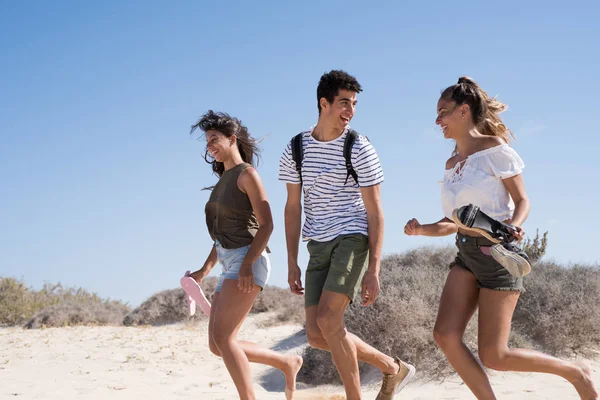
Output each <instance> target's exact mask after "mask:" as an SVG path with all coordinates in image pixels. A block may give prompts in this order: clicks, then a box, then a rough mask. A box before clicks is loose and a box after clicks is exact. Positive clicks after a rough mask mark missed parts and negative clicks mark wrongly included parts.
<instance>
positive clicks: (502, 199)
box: [442, 144, 525, 221]
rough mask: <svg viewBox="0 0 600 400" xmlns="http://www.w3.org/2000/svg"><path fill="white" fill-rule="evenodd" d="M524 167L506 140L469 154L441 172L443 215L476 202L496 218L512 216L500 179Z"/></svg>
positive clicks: (519, 171)
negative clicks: (505, 142) (442, 177)
mask: <svg viewBox="0 0 600 400" xmlns="http://www.w3.org/2000/svg"><path fill="white" fill-rule="evenodd" d="M524 168H525V164H524V163H523V160H522V159H521V157H519V155H518V154H517V152H516V151H515V150H514V149H513V148H512V147H510V146H509V145H508V144H502V145H498V146H494V147H490V148H489V149H485V150H482V151H478V152H476V153H474V154H471V155H470V156H469V157H467V159H465V160H464V161H461V162H459V163H458V164H456V166H455V167H454V168H451V169H447V170H446V171H445V172H444V180H443V181H442V208H443V210H444V215H445V216H446V217H448V218H450V219H452V212H453V211H454V209H456V208H459V207H462V206H464V205H467V204H475V205H477V206H479V207H480V208H481V210H482V211H483V212H485V213H486V214H488V215H489V216H490V217H492V218H495V219H497V220H499V221H504V220H507V219H509V218H512V215H513V212H514V210H515V204H514V202H513V200H512V199H511V197H510V194H509V193H508V190H507V189H506V187H505V186H504V183H503V182H502V179H507V178H512V177H513V176H516V175H519V174H520V173H522V172H523V169H524Z"/></svg>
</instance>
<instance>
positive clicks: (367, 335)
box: [299, 247, 600, 385]
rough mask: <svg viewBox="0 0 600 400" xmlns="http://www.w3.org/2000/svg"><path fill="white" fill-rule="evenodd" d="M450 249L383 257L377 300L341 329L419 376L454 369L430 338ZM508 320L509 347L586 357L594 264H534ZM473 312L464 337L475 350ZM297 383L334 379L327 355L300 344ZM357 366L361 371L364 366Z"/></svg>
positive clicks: (599, 272)
mask: <svg viewBox="0 0 600 400" xmlns="http://www.w3.org/2000/svg"><path fill="white" fill-rule="evenodd" d="M455 254H456V251H455V249H454V248H427V247H426V248H419V249H415V250H411V251H408V252H406V253H403V254H400V255H392V256H389V257H386V258H384V260H383V261H382V265H381V276H380V278H381V293H380V295H379V297H378V299H377V302H376V303H375V304H374V305H372V306H369V307H362V306H361V305H360V304H359V302H358V301H357V302H356V303H353V304H352V305H350V307H349V308H348V311H347V313H346V316H345V322H346V325H347V327H348V330H349V331H350V332H352V333H354V334H356V335H357V336H358V337H360V338H362V339H363V340H365V342H367V343H368V344H370V345H372V346H373V347H375V348H377V349H379V350H380V351H382V352H383V353H386V354H389V355H392V356H396V357H400V358H401V359H403V360H406V361H409V362H411V363H413V364H414V365H415V366H416V367H417V370H418V371H419V375H420V376H421V377H429V378H441V377H444V376H447V375H448V374H451V373H453V369H452V368H451V366H450V365H449V364H448V362H447V360H446V358H445V356H444V354H443V353H442V352H441V351H440V350H439V348H438V347H437V345H436V343H435V341H434V340H433V335H432V332H433V327H434V324H435V318H436V314H437V310H438V305H439V298H440V295H441V292H442V288H443V285H444V282H445V279H446V276H447V273H448V265H449V264H450V263H451V262H452V260H453V259H454V256H455ZM525 287H526V289H527V291H526V292H525V293H524V294H523V295H522V296H521V299H520V301H519V304H518V305H517V310H516V312H515V316H514V319H513V331H512V332H511V337H510V341H509V345H510V346H511V347H528V348H531V347H536V348H538V349H541V350H543V351H546V352H549V353H551V354H555V355H572V354H573V353H574V352H577V353H580V354H583V355H587V356H590V355H593V354H594V350H597V349H598V346H599V345H600V307H597V304H600V268H598V267H597V266H594V267H584V266H575V267H573V268H563V267H560V266H558V265H555V264H550V263H539V264H536V265H535V266H534V270H533V272H532V273H531V274H530V276H528V277H526V278H525ZM476 329H477V314H476V315H475V316H474V317H473V319H472V320H471V322H470V323H469V326H468V327H467V330H466V333H465V336H464V341H465V343H466V344H467V346H468V347H469V348H470V349H471V350H472V351H473V352H474V353H475V354H476V350H477V331H476ZM303 357H304V366H303V368H302V370H301V371H300V374H299V381H301V382H305V383H308V384H311V385H320V384H329V383H336V384H338V383H340V379H339V376H338V373H337V371H336V369H335V366H334V365H333V362H332V361H331V355H330V354H329V353H327V352H324V351H321V350H317V349H314V348H311V347H307V348H306V350H305V353H304V355H303ZM368 368H370V367H368V366H367V365H366V364H363V363H361V364H360V369H361V372H365V370H366V369H368Z"/></svg>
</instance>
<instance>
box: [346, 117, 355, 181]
mask: <svg viewBox="0 0 600 400" xmlns="http://www.w3.org/2000/svg"><path fill="white" fill-rule="evenodd" d="M357 137H358V132H356V131H355V130H354V129H350V130H349V131H348V134H347V135H346V140H344V160H346V171H347V172H348V173H347V175H346V181H345V182H344V184H346V183H348V178H349V177H350V175H352V177H353V178H354V181H355V182H356V183H357V184H358V175H357V174H356V171H355V170H354V167H352V147H353V146H354V142H356V138H357Z"/></svg>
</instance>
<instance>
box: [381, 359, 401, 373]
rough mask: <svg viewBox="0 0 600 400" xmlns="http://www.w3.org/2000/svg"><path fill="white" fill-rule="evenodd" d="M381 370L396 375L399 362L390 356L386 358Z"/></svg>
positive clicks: (398, 370) (398, 369)
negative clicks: (383, 367)
mask: <svg viewBox="0 0 600 400" xmlns="http://www.w3.org/2000/svg"><path fill="white" fill-rule="evenodd" d="M381 372H383V373H384V374H386V375H396V374H397V373H398V372H400V364H398V363H397V362H396V360H394V359H393V358H391V357H390V358H389V360H386V366H385V369H382V370H381Z"/></svg>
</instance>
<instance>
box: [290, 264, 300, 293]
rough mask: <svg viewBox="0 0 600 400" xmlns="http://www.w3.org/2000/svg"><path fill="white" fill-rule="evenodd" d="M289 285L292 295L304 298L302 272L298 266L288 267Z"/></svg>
mask: <svg viewBox="0 0 600 400" xmlns="http://www.w3.org/2000/svg"><path fill="white" fill-rule="evenodd" d="M288 284H289V285H290V290H291V291H292V293H294V294H297V295H300V296H302V295H303V294H304V288H303V287H302V272H301V271H300V267H299V266H298V265H290V266H288Z"/></svg>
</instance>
